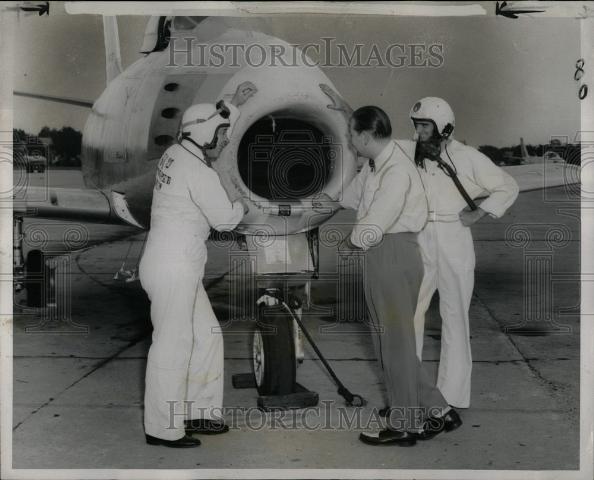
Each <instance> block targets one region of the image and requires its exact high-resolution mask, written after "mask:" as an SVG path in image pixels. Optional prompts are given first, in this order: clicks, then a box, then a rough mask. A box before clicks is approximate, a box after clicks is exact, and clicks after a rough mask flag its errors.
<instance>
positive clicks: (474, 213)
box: [459, 207, 487, 227]
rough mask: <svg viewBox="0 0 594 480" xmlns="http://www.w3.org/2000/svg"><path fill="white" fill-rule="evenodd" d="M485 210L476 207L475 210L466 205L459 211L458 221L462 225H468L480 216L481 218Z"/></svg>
mask: <svg viewBox="0 0 594 480" xmlns="http://www.w3.org/2000/svg"><path fill="white" fill-rule="evenodd" d="M486 214H487V212H485V211H484V210H483V209H482V208H480V207H479V208H477V209H476V210H470V208H469V207H466V208H465V209H464V210H462V211H461V212H460V213H459V216H460V221H461V222H462V225H464V226H465V227H470V226H471V225H474V224H475V223H476V222H478V221H479V220H480V219H481V218H483V217H484V216H485V215H486Z"/></svg>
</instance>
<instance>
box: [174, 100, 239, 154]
mask: <svg viewBox="0 0 594 480" xmlns="http://www.w3.org/2000/svg"><path fill="white" fill-rule="evenodd" d="M237 117H238V114H237V109H235V108H232V107H231V108H229V107H228V106H227V105H225V103H224V102H223V101H222V100H221V101H220V102H218V103H217V104H216V105H213V104H212V103H198V104H196V105H192V106H191V107H190V108H188V109H187V110H186V111H185V112H184V115H183V117H182V121H181V125H180V127H179V135H180V139H181V140H183V139H187V140H190V141H191V142H192V143H194V144H195V145H196V146H198V147H200V149H202V150H209V149H211V148H215V147H216V145H217V131H218V130H219V129H220V128H223V127H229V133H228V135H229V134H230V133H231V131H232V129H233V125H234V124H235V121H236V120H237Z"/></svg>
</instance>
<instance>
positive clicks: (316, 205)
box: [311, 192, 338, 213]
mask: <svg viewBox="0 0 594 480" xmlns="http://www.w3.org/2000/svg"><path fill="white" fill-rule="evenodd" d="M311 206H312V208H313V210H314V212H317V213H328V209H329V208H330V209H332V210H336V209H337V208H338V207H337V202H335V201H334V200H332V197H331V196H330V195H328V194H327V193H324V192H320V193H316V194H315V195H314V196H313V198H312V200H311Z"/></svg>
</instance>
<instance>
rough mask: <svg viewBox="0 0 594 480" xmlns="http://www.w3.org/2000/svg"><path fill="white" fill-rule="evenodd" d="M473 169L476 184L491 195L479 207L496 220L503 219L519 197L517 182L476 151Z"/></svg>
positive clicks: (473, 158)
mask: <svg viewBox="0 0 594 480" xmlns="http://www.w3.org/2000/svg"><path fill="white" fill-rule="evenodd" d="M472 168H473V172H474V178H475V180H476V183H477V184H478V185H479V186H480V187H482V188H483V189H484V190H486V191H487V192H488V193H489V194H490V195H489V196H488V197H487V198H486V199H485V200H483V202H482V203H481V204H480V205H479V207H480V208H481V209H483V210H484V211H485V212H487V213H488V214H489V215H491V216H492V217H494V218H499V217H501V216H502V215H503V214H504V213H505V211H506V210H507V209H508V208H509V207H510V206H511V205H512V204H513V203H514V202H515V200H516V198H517V197H518V193H519V187H518V184H517V182H516V181H515V180H514V178H513V177H512V176H511V175H509V174H508V173H507V172H505V171H503V170H502V169H501V168H500V167H498V166H497V165H495V164H494V163H493V162H492V161H491V160H490V159H489V158H488V157H487V156H486V155H483V154H482V153H480V152H479V151H476V150H475V151H474V152H473V157H472Z"/></svg>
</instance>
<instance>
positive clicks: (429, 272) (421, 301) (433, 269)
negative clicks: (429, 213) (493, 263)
mask: <svg viewBox="0 0 594 480" xmlns="http://www.w3.org/2000/svg"><path fill="white" fill-rule="evenodd" d="M418 241H419V247H420V250H421V258H422V259H423V281H422V283H421V288H420V290H419V298H418V301H417V308H416V311H415V319H414V324H415V337H416V343H417V356H418V357H419V360H422V359H423V335H424V333H425V315H426V313H427V310H428V309H429V304H430V303H431V299H432V298H433V294H434V293H435V289H436V288H437V242H436V232H435V224H434V223H433V222H430V223H428V224H427V226H426V227H425V228H424V229H423V230H422V231H421V232H420V233H419V235H418Z"/></svg>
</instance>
